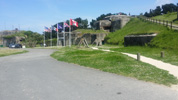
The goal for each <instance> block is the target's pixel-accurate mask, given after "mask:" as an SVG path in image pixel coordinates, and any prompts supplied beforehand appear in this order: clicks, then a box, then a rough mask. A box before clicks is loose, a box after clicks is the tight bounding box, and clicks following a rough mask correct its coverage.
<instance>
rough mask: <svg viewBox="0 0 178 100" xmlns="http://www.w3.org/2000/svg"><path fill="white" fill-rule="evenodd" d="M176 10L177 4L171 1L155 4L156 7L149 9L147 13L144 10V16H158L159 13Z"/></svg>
mask: <svg viewBox="0 0 178 100" xmlns="http://www.w3.org/2000/svg"><path fill="white" fill-rule="evenodd" d="M176 11H177V6H176V5H174V4H172V3H171V4H165V5H162V7H160V6H157V7H156V9H154V10H152V9H150V12H149V13H148V12H145V14H144V16H146V17H153V16H158V15H161V14H167V13H170V12H176Z"/></svg>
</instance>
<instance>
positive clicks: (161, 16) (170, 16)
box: [153, 12, 178, 24]
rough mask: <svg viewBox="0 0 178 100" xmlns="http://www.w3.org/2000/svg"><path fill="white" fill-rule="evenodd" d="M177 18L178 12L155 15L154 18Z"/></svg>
mask: <svg viewBox="0 0 178 100" xmlns="http://www.w3.org/2000/svg"><path fill="white" fill-rule="evenodd" d="M176 18H177V12H173V13H168V14H164V15H159V16H155V17H153V19H159V20H167V21H173V20H175V19H176ZM174 23H175V24H178V21H175V22H174Z"/></svg>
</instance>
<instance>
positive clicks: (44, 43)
mask: <svg viewBox="0 0 178 100" xmlns="http://www.w3.org/2000/svg"><path fill="white" fill-rule="evenodd" d="M43 45H44V47H45V45H46V43H45V32H44V44H43Z"/></svg>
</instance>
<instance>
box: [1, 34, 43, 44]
mask: <svg viewBox="0 0 178 100" xmlns="http://www.w3.org/2000/svg"><path fill="white" fill-rule="evenodd" d="M16 36H18V37H21V38H24V39H23V40H22V41H21V42H22V44H25V46H27V47H35V46H36V45H37V44H41V43H42V40H43V36H42V35H41V34H39V33H36V32H32V31H20V32H17V33H14V34H10V35H6V36H4V38H6V39H11V38H13V37H16Z"/></svg>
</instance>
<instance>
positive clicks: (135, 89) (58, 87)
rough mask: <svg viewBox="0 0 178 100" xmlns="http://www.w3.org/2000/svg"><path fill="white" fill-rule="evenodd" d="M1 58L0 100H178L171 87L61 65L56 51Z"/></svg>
mask: <svg viewBox="0 0 178 100" xmlns="http://www.w3.org/2000/svg"><path fill="white" fill-rule="evenodd" d="M28 50H29V51H30V52H28V53H25V54H18V55H12V56H6V57H0V100H178V92H177V91H174V90H171V89H170V88H168V87H165V86H160V85H157V84H153V83H148V82H143V81H138V80H136V79H132V78H127V77H123V76H119V75H115V74H111V73H106V72H102V71H99V70H96V69H91V68H86V67H82V66H78V65H75V64H68V63H65V62H59V61H57V60H55V59H53V58H51V57H50V54H51V53H52V52H53V50H49V49H28Z"/></svg>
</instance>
